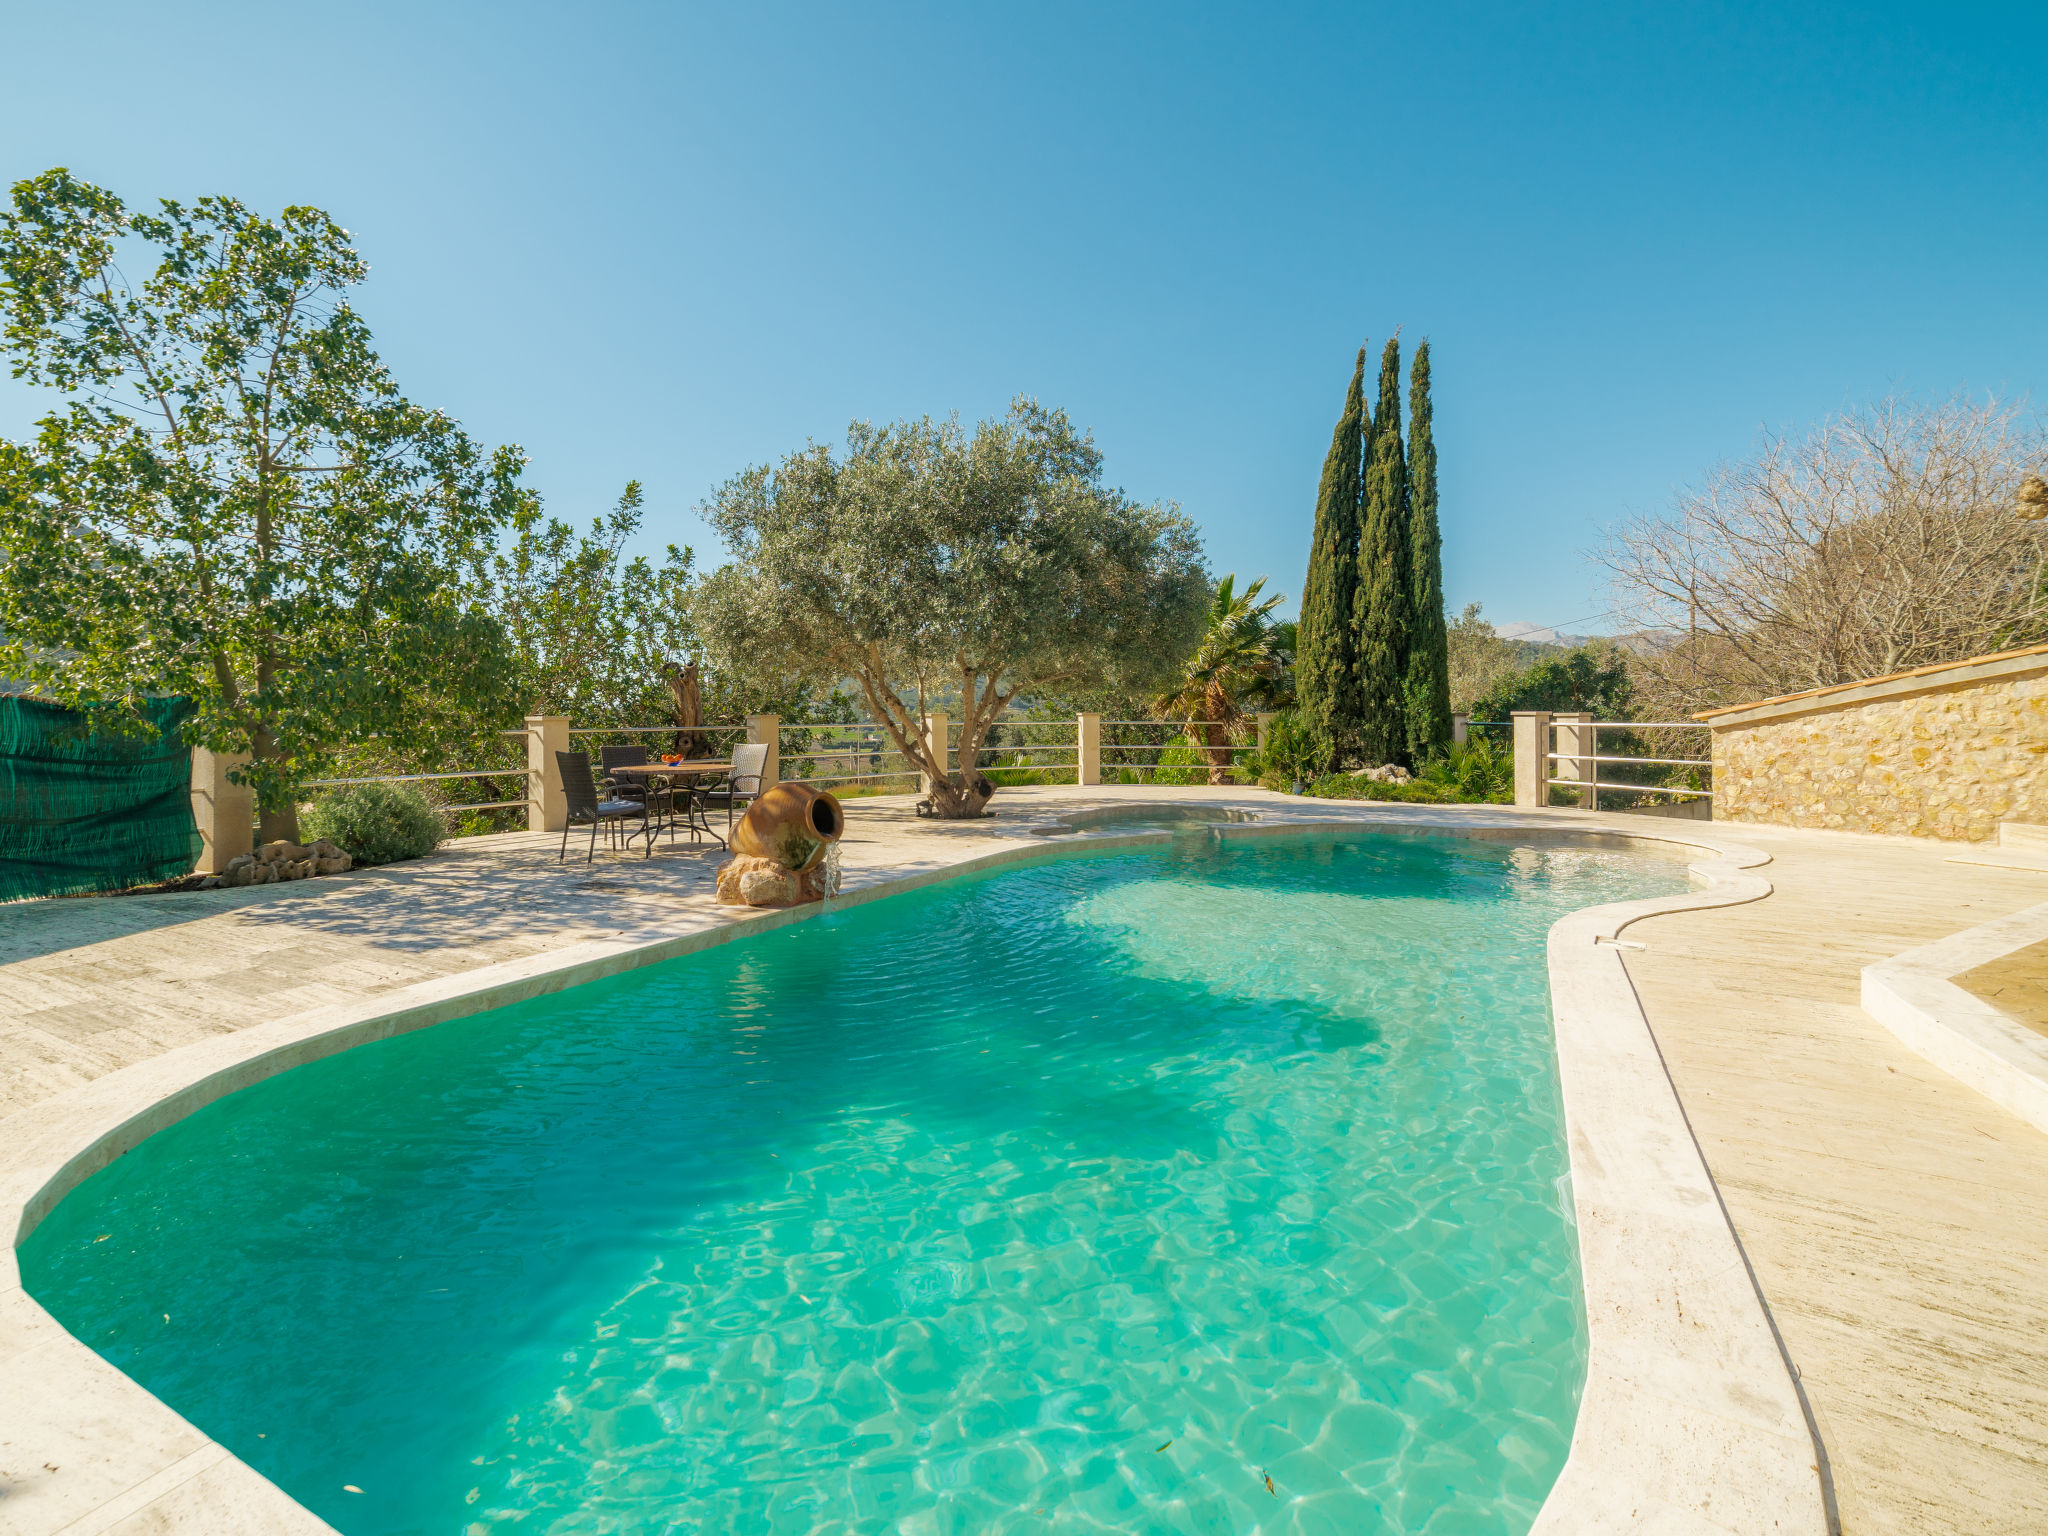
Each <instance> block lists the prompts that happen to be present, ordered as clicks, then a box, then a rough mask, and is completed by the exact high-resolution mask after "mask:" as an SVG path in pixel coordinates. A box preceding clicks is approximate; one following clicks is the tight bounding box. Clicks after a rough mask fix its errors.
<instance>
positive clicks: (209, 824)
mask: <svg viewBox="0 0 2048 1536" xmlns="http://www.w3.org/2000/svg"><path fill="white" fill-rule="evenodd" d="M248 761H249V754H248V753H246V752H209V751H207V749H206V748H204V747H194V748H193V749H192V820H193V821H194V822H195V823H197V824H198V827H199V862H198V864H197V865H195V866H194V868H195V869H196V870H197V872H198V873H200V874H202V875H217V874H219V873H220V872H221V871H222V870H224V869H226V868H227V867H228V861H229V860H230V859H238V858H240V857H241V856H242V855H243V854H245V853H254V852H255V851H256V793H255V791H254V790H252V789H250V788H249V787H248V786H247V785H246V784H236V783H234V782H233V781H232V780H230V779H229V778H228V770H230V769H232V768H240V767H241V766H242V765H243V764H244V763H246V762H248Z"/></svg>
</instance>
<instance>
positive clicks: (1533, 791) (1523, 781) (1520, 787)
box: [1509, 709, 1550, 806]
mask: <svg viewBox="0 0 2048 1536" xmlns="http://www.w3.org/2000/svg"><path fill="white" fill-rule="evenodd" d="M1509 718H1510V719H1512V720H1513V721H1514V724H1515V804H1516V805H1520V806H1537V805H1548V804H1550V785H1549V784H1548V783H1547V782H1546V780H1548V779H1549V778H1550V715H1549V714H1548V713H1547V712H1546V711H1543V710H1521V709H1518V710H1516V711H1515V712H1514V714H1513V715H1511V716H1510V717H1509Z"/></svg>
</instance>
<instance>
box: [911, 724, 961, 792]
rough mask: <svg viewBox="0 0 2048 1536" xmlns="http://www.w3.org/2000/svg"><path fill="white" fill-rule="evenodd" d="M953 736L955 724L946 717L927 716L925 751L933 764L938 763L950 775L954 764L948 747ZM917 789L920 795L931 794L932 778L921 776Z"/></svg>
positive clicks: (950, 749)
mask: <svg viewBox="0 0 2048 1536" xmlns="http://www.w3.org/2000/svg"><path fill="white" fill-rule="evenodd" d="M952 735H953V722H952V721H951V720H949V719H948V718H947V717H946V716H944V715H926V716H925V717H924V745H925V750H926V751H927V752H929V753H931V755H932V761H933V762H935V763H937V764H938V765H939V767H941V768H943V769H945V770H946V771H947V772H949V773H950V772H951V771H952V767H953V765H952V763H951V762H950V761H949V757H950V754H951V752H952V748H951V747H950V746H949V745H948V743H949V742H951V740H952ZM917 787H918V790H919V792H920V793H922V794H927V795H928V794H930V793H931V792H932V781H931V779H930V777H929V776H926V775H919V777H918V783H917Z"/></svg>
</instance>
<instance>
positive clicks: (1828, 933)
mask: <svg viewBox="0 0 2048 1536" xmlns="http://www.w3.org/2000/svg"><path fill="white" fill-rule="evenodd" d="M1171 795H1172V799H1173V800H1174V802H1175V803H1177V804H1191V803H1197V802H1210V803H1214V804H1216V805H1218V806H1219V807H1230V808H1244V809H1255V810H1256V811H1258V812H1259V813H1261V814H1262V815H1263V816H1266V817H1268V818H1273V819H1294V818H1302V819H1311V818H1321V817H1327V816H1329V815H1340V816H1343V817H1345V818H1346V819H1357V820H1359V821H1363V822H1367V823H1371V822H1374V821H1386V822H1396V821H1400V822H1414V821H1421V822H1425V823H1429V822H1439V823H1442V822H1457V821H1464V822H1470V821H1475V820H1482V821H1510V820H1512V821H1519V822H1521V823H1522V824H1525V825H1526V824H1527V820H1528V818H1529V817H1531V816H1534V817H1536V818H1537V819H1539V820H1543V821H1551V822H1555V823H1556V824H1558V825H1560V826H1574V827H1581V828H1592V827H1598V828H1600V829H1602V830H1630V831H1636V832H1644V831H1649V830H1651V828H1653V827H1655V828H1658V829H1659V830H1663V831H1669V832H1671V833H1672V834H1673V835H1683V831H1684V828H1683V827H1682V826H1676V827H1667V826H1665V825H1664V824H1662V823H1646V821H1645V819H1644V818H1639V817H1629V816H1621V815H1606V814H1602V815H1588V814H1585V813H1580V812H1573V811H1556V812H1538V813H1527V812H1524V813H1505V814H1502V813H1495V812H1490V811H1486V810H1479V809H1472V810H1465V809H1437V808H1428V807H1407V806H1391V805H1364V804H1357V803H1332V802H1305V801H1301V800H1290V799H1287V798H1285V797H1279V796H1269V795H1264V794H1261V793H1259V792H1256V791H1244V790H1228V791H1212V790H1202V789H1184V790H1175V791H1172V792H1171ZM1159 797H1160V792H1158V791H1145V790H1136V789H1121V790H1119V789H1115V788H1104V789H1099V790H1098V789H1090V790H1074V789H1037V790H1005V791H1004V792H1003V793H1002V795H1001V796H999V798H998V800H997V802H996V808H997V810H998V812H999V814H998V815H997V816H996V817H995V818H994V819H992V820H989V821H982V822H972V823H959V824H934V823H931V822H924V821H918V820H917V819H916V818H914V817H913V816H912V814H911V812H910V802H909V799H908V797H889V798H876V799H866V800H853V801H849V802H848V810H849V829H848V836H847V840H846V844H845V855H846V871H847V879H848V882H849V884H850V885H856V886H857V885H859V884H861V883H862V882H863V880H864V879H866V878H876V876H875V875H874V874H873V873H872V872H873V871H876V870H880V869H885V868H886V869H887V870H888V871H890V872H892V873H901V872H903V871H904V870H906V869H911V870H914V869H916V868H918V867H920V866H926V867H930V868H933V869H937V868H940V867H942V866H944V865H947V864H950V863H952V862H954V861H955V860H956V859H957V858H958V857H959V855H960V852H961V851H962V849H963V845H969V844H971V845H973V846H974V847H975V848H976V849H977V850H978V849H979V848H982V847H990V846H997V845H1001V844H1005V843H1011V842H1015V841H1020V840H1033V839H1035V836H1036V834H1037V833H1038V832H1040V831H1042V830H1044V829H1045V828H1046V827H1048V826H1050V825H1052V824H1054V823H1056V822H1057V821H1058V820H1059V819H1060V817H1061V816H1062V815H1064V814H1069V813H1071V811H1072V810H1073V809H1074V808H1075V807H1077V806H1079V805H1084V804H1090V805H1092V804H1106V803H1114V802H1117V801H1126V802H1129V801H1143V800H1147V799H1151V800H1157V799H1158V798H1159ZM1700 830H1702V831H1704V830H1706V829H1704V828H1702V829H1700ZM1713 830H1714V831H1715V832H1716V833H1719V834H1721V835H1722V836H1724V837H1731V838H1733V839H1735V840H1737V841H1740V842H1744V843H1748V844H1750V845H1752V846H1755V847H1758V848H1762V849H1764V850H1766V851H1767V852H1769V853H1770V854H1771V856H1772V859H1773V862H1772V863H1771V864H1769V865H1766V866H1765V867H1764V868H1763V869H1762V870H1760V871H1759V872H1760V873H1761V874H1763V875H1764V876H1766V877H1767V878H1768V879H1770V880H1771V881H1772V882H1773V883H1774V885H1775V886H1776V893H1775V894H1774V895H1773V896H1771V897H1769V898H1767V899H1766V900H1764V901H1761V902H1758V903H1755V904H1753V905H1749V906H1743V907H1733V908H1723V909H1719V910H1713V911H1703V912H1689V913H1685V914H1680V915H1673V916H1668V917H1661V918H1654V919H1650V920H1648V921H1646V922H1643V923H1639V924H1637V925H1635V926H1634V927H1632V928H1630V929H1629V930H1628V937H1629V938H1630V939H1631V940H1636V941H1639V942H1642V943H1644V944H1645V945H1647V948H1646V949H1644V950H1641V951H1630V952H1629V953H1628V958H1627V963H1628V967H1629V971H1630V974H1631V977H1632V978H1633V979H1634V981H1635V983H1636V986H1637V988H1638V990H1639V992H1640V994H1641V996H1642V998H1643V1002H1644V1005H1645V1008H1646V1011H1647V1013H1648V1016H1649V1019H1650V1022H1651V1025H1652V1027H1653V1029H1654V1030H1655V1032H1656V1035H1657V1038H1658V1042H1659V1045H1660V1047H1661V1048H1662V1050H1663V1051H1664V1053H1665V1056H1666V1059H1667V1063H1668V1065H1669V1068H1670V1070H1671V1073H1672V1076H1673V1079H1674V1081H1675V1082H1676V1084H1677V1086H1678V1089H1679V1091H1680V1095H1681V1097H1682V1099H1683V1101H1684V1104H1685V1106H1686V1110H1687V1113H1688V1116H1689V1117H1690V1119H1691V1121H1692V1125H1693V1128H1694V1131H1695V1134H1696V1135H1697V1136H1698V1138H1699V1141H1700V1143H1701V1146H1702V1148H1703V1150H1704V1152H1705V1154H1706V1158H1707V1161H1708V1164H1709V1166H1710V1167H1711V1168H1712V1170H1713V1172H1714V1175H1715V1177H1716V1180H1717V1182H1718V1183H1719V1185H1720V1188H1721V1192H1722V1195H1723V1198H1724V1199H1725V1201H1726V1202H1727V1205H1728V1208H1729V1211H1730V1213H1731V1215H1732V1217H1733V1220H1734V1223H1735V1226H1736V1229H1737V1231H1738V1233H1739V1234H1740V1236H1741V1238H1742V1240H1743V1243H1744V1245H1745V1248H1746V1249H1747V1252H1748V1256H1749V1259H1750V1262H1751V1264H1752V1265H1753V1266H1754V1268H1755V1270H1756V1273H1757V1275H1758V1279H1759V1282H1760V1284H1761V1287H1762V1290H1763V1293H1764V1295H1765V1297H1766V1299H1767V1301H1768V1302H1769V1303H1770V1305H1771V1308H1772V1311H1773V1314H1774V1317H1775V1319H1776V1321H1777V1324H1778V1326H1779V1328H1780V1330H1781V1331H1782V1333H1783V1334H1784V1337H1785V1340H1786V1343H1787V1346H1788V1348H1789V1351H1790V1353H1791V1357H1792V1359H1793V1361H1794V1363H1795V1364H1796V1366H1797V1367H1798V1368H1799V1370H1800V1372H1801V1374H1802V1376H1803V1379H1804V1383H1805V1387H1806V1391H1807V1394H1808V1397H1809V1399H1810V1400H1811V1403H1812V1406H1813V1409H1814V1412H1815V1415H1816V1418H1817V1419H1818V1421H1819V1423H1820V1425H1821V1430H1822V1435H1823V1439H1824V1441H1825V1443H1826V1446H1827V1449H1828V1454H1829V1458H1830V1463H1831V1468H1832V1472H1833V1476H1834V1480H1835V1484H1836V1488H1837V1496H1838V1499H1839V1503H1840V1508H1841V1513H1842V1524H1843V1529H1844V1531H1846V1532H1848V1533H1849V1536H1863V1533H1887V1536H1889V1533H1894V1532H1896V1533H1907V1532H1916V1533H1917V1532H1971V1533H1998V1532H2012V1533H2018V1532H2035V1531H2042V1530H2048V1206H2044V1204H2043V1202H2042V1200H2041V1192H2042V1191H2043V1190H2044V1189H2048V1136H2043V1135H2041V1134H2040V1133H2038V1132H2035V1131H2033V1130H2032V1129H2031V1128H2029V1127H2028V1126H2026V1125H2025V1124H2024V1123H2022V1122H2020V1121H2019V1120H2017V1119H2015V1118H2014V1117H2012V1116H2010V1115H2008V1114H2006V1113H2005V1112H2004V1111H2002V1110H2000V1109H1999V1108H1998V1107H1997V1106H1996V1105H1994V1104H1992V1103H1990V1102H1989V1101H1988V1100H1985V1099H1982V1098H1981V1097H1979V1096H1978V1095H1976V1094H1974V1093H1972V1092H1971V1091H1970V1090H1968V1089H1966V1088H1964V1087H1962V1086H1961V1085H1960V1084H1958V1083H1956V1082H1954V1081H1953V1080H1952V1079H1950V1078H1948V1077H1947V1076H1945V1075H1944V1074H1943V1073H1941V1072H1939V1071H1938V1070H1937V1069H1935V1068H1933V1067H1932V1066H1930V1065H1928V1064H1927V1063H1925V1062H1923V1061H1921V1060H1920V1059H1919V1058H1918V1057H1916V1056H1914V1055H1912V1054H1911V1053H1910V1052H1908V1051H1906V1050H1905V1048H1904V1047H1903V1046H1901V1045H1900V1044H1899V1043H1898V1042H1897V1041H1896V1040H1895V1039H1893V1037H1892V1036H1891V1035H1890V1034H1889V1033H1887V1032H1886V1031H1885V1030H1884V1029H1882V1028H1881V1027H1880V1026H1878V1025H1877V1024H1876V1023H1875V1022H1874V1021H1872V1020H1871V1019H1869V1018H1868V1017H1867V1016H1865V1015H1864V1014H1863V1013H1862V1011H1861V1009H1860V1008H1859V1007H1858V1005H1857V984H1858V976H1857V973H1858V971H1859V970H1860V968H1861V967H1862V966H1863V965H1864V964H1866V963H1868V962H1869V961H1871V960H1874V959H1878V958H1881V957H1884V956H1887V955H1890V954H1894V953H1897V952H1898V951H1900V950H1903V949H1907V948H1911V947H1913V946H1915V945H1918V944H1922V943H1925V942H1928V941H1930V940H1932V939H1935V938H1939V937H1942V936H1944V935H1946V934H1948V933H1952V932H1955V931H1956V930H1958V929H1961V928H1965V927H1969V926H1972V925H1974V924H1976V923H1979V922H1982V921H1985V920H1987V919H1989V918H1992V917H1997V916H2001V915H2003V914H2005V913H2008V912H2012V911H2016V910H2018V909H2019V908H2021V907H2025V906H2030V905H2033V904H2035V903H2037V902H2040V901H2042V900H2044V899H2048V875H2043V874H2039V873H2029V872H2024V871H2012V870H2002V869H1995V868H1988V867H1982V866H1970V865H1960V864H1950V863H1946V862H1945V856H1946V855H1947V854H1948V853H1949V852H1951V851H1953V845H1943V844H1938V843H1931V842H1925V841H1918V840H1911V839H1904V838H1879V837H1867V836H1859V835H1854V834H1846V833H1822V832H1800V831H1790V830H1786V829H1779V828H1773V827H1761V826H1720V825H1716V826H1715V827H1714V828H1713ZM557 842H558V839H557V838H555V837H552V836H548V835H545V834H529V833H515V834H508V835H505V836H501V837H492V838H476V839H465V840H464V841H463V842H461V843H459V844H456V845H453V846H452V847H451V848H449V849H447V850H444V851H443V852H442V853H439V854H437V855H435V856H434V857H432V858H429V859H426V860H421V861H418V862H416V863H412V864H407V865H401V866H397V867H394V868H390V869H384V870H372V871H364V872H360V873H357V874H352V875H345V876H339V877H326V878H323V879H319V880H313V881H306V882H299V883H296V884H291V885H278V886H261V887H252V888H248V889H244V890H235V891H213V892H200V893H189V894H181V895H175V896H150V897H123V898H103V899H95V900H77V901H48V902H36V903H28V904H23V905H20V906H15V907H11V908H4V909H0V1137H4V1136H5V1135H6V1134H7V1127H6V1123H5V1117H6V1116H7V1115H10V1114H13V1113H16V1112H18V1111H20V1110H22V1109H25V1108H26V1107H28V1106H29V1105H32V1104H35V1103H38V1102H40V1101H42V1100H44V1099H47V1098H49V1097H51V1096H53V1095H55V1094H58V1093H61V1092H64V1091H65V1090H67V1089H69V1088H72V1087H74V1086H76V1085H78V1084H81V1083H84V1082H87V1081H89V1080H91V1079H93V1078H96V1077H98V1076H101V1075H103V1074H105V1073H107V1072H111V1071H114V1070H116V1069H118V1068H120V1067H123V1066H127V1065H130V1064H132V1063H136V1062H140V1061H144V1060H148V1059H150V1058H151V1057H154V1056H156V1055H159V1054H161V1053H163V1052H165V1051H168V1050H172V1049H175V1048H176V1047H178V1046H181V1045H185V1044H189V1043H191V1042H193V1041H196V1040H200V1039H203V1038H206V1037H207V1036H210V1035H216V1034H220V1033H223V1032H227V1031H233V1030H238V1029H242V1028H246V1027H249V1026H250V1025H253V1024H258V1023H264V1022H268V1021H271V1020H276V1019H280V1018H283V1017H287V1016H290V1015H294V1014H297V1013H300V1012H304V1011H307V1010H311V1009H314V1008H318V1007H323V1006H327V1005H330V1004H336V1003H343V1002H347V1001H350V1000H353V999H360V998H363V997H365V996H368V995H372V994H375V993H378V992H383V991H388V990H391V989H394V988H398V987H402V986H407V985H410V984H412V983H415V982H420V981H424V980H429V979H432V978H435V977H440V976H447V975H451V974H454V973H457V972H461V971H466V970H470V969H474V968H477V967H480V966H484V965H489V964H493V963H495V962H498V961H503V960H510V959H516V958H521V957H525V956H531V955H536V954H540V953H542V952H545V951H549V950H553V949H559V948H565V947H567V946H569V945H572V944H578V943H582V942H585V941H588V940H591V939H631V938H633V937H634V936H636V935H643V934H644V935H648V936H657V935H662V934H676V933H684V932H689V931H694V930H698V929H701V928H704V927H706V926H709V925H714V924H721V923H728V922H732V921H735V920H739V914H737V913H735V912H733V911H732V910H731V909H723V908H720V907H718V906H717V905H716V904H715V902H714V901H713V899H712V870H713V868H714V867H715V865H716V863H717V862H718V860H719V857H720V855H719V853H718V851H717V850H716V849H715V848H711V847H706V848H702V849H696V850H692V849H690V848H689V847H688V846H687V845H681V846H679V847H677V848H676V849H674V850H673V851H671V850H669V849H666V848H664V849H663V850H662V851H661V852H660V853H658V854H657V855H656V856H655V857H654V858H653V859H642V858H640V857H639V856H638V855H637V854H631V855H615V854H607V853H605V852H603V851H602V850H600V852H599V854H598V856H597V858H596V860H595V861H594V862H593V863H590V864H585V863H582V862H581V861H579V860H574V859H572V861H571V862H569V863H566V864H557V863H556V862H555V857H554V855H555V849H556V846H557ZM2023 979H2024V978H2023ZM0 1526H4V1520H0Z"/></svg>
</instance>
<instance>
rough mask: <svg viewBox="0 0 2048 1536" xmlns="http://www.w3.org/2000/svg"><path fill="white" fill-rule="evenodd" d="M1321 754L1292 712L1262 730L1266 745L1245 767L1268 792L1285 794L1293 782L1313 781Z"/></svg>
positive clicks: (1253, 755) (1310, 735) (1297, 716)
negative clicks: (1275, 790) (1274, 790)
mask: <svg viewBox="0 0 2048 1536" xmlns="http://www.w3.org/2000/svg"><path fill="white" fill-rule="evenodd" d="M1321 755H1322V754H1321V752H1320V750H1319V749H1318V747H1317V746H1316V741H1315V738H1314V736H1313V735H1312V734H1311V733H1310V731H1309V728H1308V725H1307V723H1306V722H1305V721H1303V720H1302V718H1301V716H1300V715H1299V714H1298V713H1296V712H1295V711H1294V710H1291V709H1290V710H1286V711H1284V712H1282V713H1281V714H1278V715H1275V716H1274V717H1273V719H1272V722H1271V723H1270V724H1269V725H1268V726H1267V727H1266V745H1265V747H1264V748H1263V749H1262V750H1261V751H1258V752H1255V753H1253V754H1252V756H1251V760H1250V762H1249V763H1248V764H1247V767H1248V768H1249V769H1250V771H1251V773H1252V775H1253V777H1255V778H1256V779H1257V780H1258V781H1259V783H1261V784H1263V785H1264V786H1265V787H1266V788H1268V789H1278V790H1283V791H1284V790H1289V789H1292V788H1293V787H1294V782H1295V780H1297V779H1300V780H1303V781H1304V782H1305V781H1307V780H1310V779H1313V778H1315V777H1316V769H1317V768H1318V767H1319V766H1320V764H1319V762H1318V759H1319V758H1320V757H1321Z"/></svg>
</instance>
